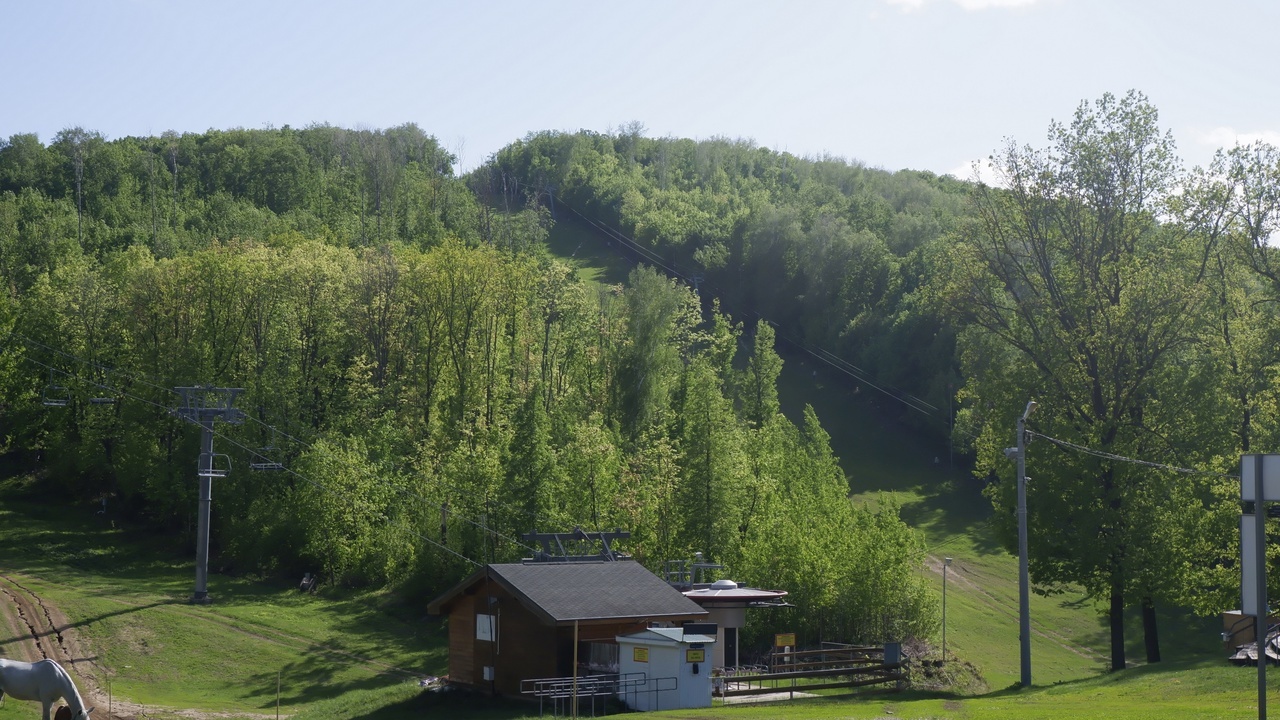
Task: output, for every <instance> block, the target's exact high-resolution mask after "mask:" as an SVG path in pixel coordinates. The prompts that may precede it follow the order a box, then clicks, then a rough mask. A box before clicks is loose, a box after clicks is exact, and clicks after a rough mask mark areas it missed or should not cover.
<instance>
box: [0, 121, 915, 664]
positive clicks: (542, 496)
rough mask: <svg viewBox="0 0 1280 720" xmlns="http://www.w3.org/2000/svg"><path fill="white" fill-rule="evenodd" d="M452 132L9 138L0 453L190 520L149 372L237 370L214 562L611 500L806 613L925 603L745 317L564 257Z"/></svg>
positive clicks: (851, 629)
mask: <svg viewBox="0 0 1280 720" xmlns="http://www.w3.org/2000/svg"><path fill="white" fill-rule="evenodd" d="M452 162H453V159H452V158H451V157H449V156H448V154H447V153H444V152H442V151H441V150H440V148H439V146H438V145H437V144H436V142H435V141H434V140H433V139H431V138H430V137H428V136H427V135H425V134H424V133H422V132H421V131H420V130H419V129H417V128H416V127H413V126H405V127H401V128H394V129H391V130H385V131H347V130H342V129H338V128H332V127H326V126H317V127H310V128H307V129H304V130H293V129H291V128H282V129H280V130H255V131H245V130H235V131H227V132H220V131H210V132H207V133H204V134H200V135H191V134H188V135H181V136H177V135H167V136H163V137H160V138H123V139H119V140H112V141H107V140H105V139H104V138H101V137H99V136H97V135H96V134H94V133H91V132H86V131H83V130H80V129H72V130H67V131H65V132H62V133H60V134H59V135H58V137H57V138H55V139H54V141H53V142H52V143H50V144H49V145H47V146H46V145H43V144H41V143H40V142H39V141H38V139H37V138H35V137H33V136H30V135H19V136H14V137H12V138H10V139H9V140H8V141H7V142H5V143H4V144H3V146H2V147H0V238H2V239H0V242H2V244H3V247H2V248H0V263H3V272H4V274H5V278H6V280H7V282H8V289H9V292H8V293H5V294H4V296H3V299H2V300H0V319H3V322H4V325H5V327H4V332H5V336H6V338H7V341H6V343H5V346H4V350H3V354H2V355H0V382H2V383H3V392H4V396H5V400H4V405H3V408H0V411H2V412H3V422H4V428H5V433H6V435H5V440H6V443H7V448H8V450H9V457H10V459H11V460H14V461H15V462H18V463H19V464H20V465H21V466H23V467H27V468H30V469H32V470H34V471H35V474H34V475H33V478H34V479H33V481H32V482H33V483H34V484H35V489H36V490H37V491H42V492H54V493H59V494H60V495H62V496H65V497H70V498H78V499H80V500H81V501H83V502H86V503H95V504H96V503H104V504H105V505H104V507H106V508H107V509H108V511H109V512H110V513H111V514H112V515H113V516H118V515H123V516H125V517H127V518H129V519H130V520H132V521H135V522H142V523H146V524H149V525H151V526H152V527H154V528H155V529H156V530H157V531H158V532H163V533H168V534H175V535H177V536H180V537H183V538H185V539H186V540H187V541H191V540H192V538H193V536H194V527H193V524H194V516H195V508H196V489H197V486H196V483H195V482H194V481H195V465H196V458H197V457H198V456H199V454H200V449H199V436H200V433H199V429H198V428H196V427H193V426H192V425H190V424H188V423H185V422H184V421H182V420H181V419H180V418H179V417H177V416H175V415H174V413H173V412H172V409H173V408H174V407H176V406H177V404H178V403H179V402H180V397H179V396H178V395H177V394H175V392H174V391H173V388H175V387H179V386H195V385H210V386H216V387H238V388H243V390H244V391H243V393H242V394H241V395H240V396H239V397H238V398H237V406H238V407H239V409H241V410H242V411H244V413H245V418H244V422H243V424H240V425H232V424H226V423H219V424H217V425H216V426H215V429H216V430H217V437H216V439H215V448H216V450H217V452H218V453H225V454H227V455H228V456H229V460H230V470H231V471H230V472H229V473H228V474H227V476H226V477H225V478H222V479H219V480H217V482H216V483H215V489H214V498H215V502H214V529H213V543H214V553H213V554H214V558H215V559H214V561H213V563H214V566H215V567H222V568H224V569H226V570H232V571H239V572H264V573H270V572H278V571H282V572H286V573H288V574H290V575H294V574H298V573H300V572H301V571H302V570H304V569H313V570H314V569H319V570H321V571H322V574H323V576H324V577H325V578H326V579H327V580H328V581H330V582H335V583H342V584H347V585H353V586H379V585H388V584H390V585H396V586H399V587H401V588H403V589H405V590H406V591H409V592H411V593H415V594H418V595H420V596H421V595H427V596H429V595H430V594H432V593H435V592H439V591H440V590H442V589H444V588H446V587H448V586H450V585H451V584H452V583H454V582H456V581H457V580H458V579H459V578H460V577H461V576H462V575H464V574H465V573H467V572H469V571H470V570H471V569H472V568H473V566H474V563H477V562H483V561H487V560H498V561H511V560H516V559H518V558H520V557H523V556H528V555H530V554H531V552H532V550H533V548H531V547H529V546H528V545H527V544H525V543H522V542H521V541H520V536H521V534H522V533H525V532H529V531H534V530H540V531H567V530H570V529H572V528H573V527H575V526H581V527H584V528H587V529H611V528H614V527H619V528H623V529H626V530H628V531H630V532H631V538H630V540H629V541H628V542H627V544H626V546H625V549H626V550H628V551H630V552H631V553H633V554H634V555H635V556H636V558H637V559H638V560H640V561H641V562H644V563H646V564H648V565H649V566H650V567H652V568H654V569H659V568H660V567H661V566H662V563H663V561H665V560H671V559H687V558H691V557H692V556H693V553H695V552H702V553H704V554H705V556H706V557H707V558H709V559H713V560H716V561H719V562H722V563H724V564H725V565H726V566H727V567H728V568H730V571H731V572H732V573H733V576H734V577H735V578H737V579H739V580H742V581H746V582H751V583H755V584H757V585H762V586H768V587H782V588H785V589H787V590H789V591H790V592H791V597H792V598H793V599H794V600H795V602H796V604H797V605H798V606H800V607H803V608H804V612H803V613H802V614H799V615H797V617H793V618H788V619H787V620H786V622H788V624H789V625H791V626H795V627H798V628H799V629H800V630H801V631H802V632H803V633H804V634H805V635H806V636H807V637H808V638H809V639H810V640H816V639H818V638H826V639H834V638H846V639H861V640H875V639H882V638H888V637H908V636H927V635H929V634H930V633H931V632H932V630H933V628H934V627H935V626H936V622H937V620H936V614H937V613H936V602H935V600H934V599H933V598H932V597H931V595H930V594H929V593H928V592H927V591H926V585H925V582H924V579H923V578H922V577H921V576H920V575H919V574H918V573H917V569H918V568H919V567H920V566H921V564H922V562H923V558H924V548H923V544H922V542H921V540H920V538H919V537H918V535H916V534H915V533H914V532H912V531H911V530H910V529H908V528H907V527H906V526H905V525H904V524H903V523H902V522H901V520H900V519H899V518H898V515H897V510H896V508H895V507H894V506H893V505H892V504H891V503H888V502H885V503H882V504H878V505H877V506H876V507H874V508H872V507H866V506H863V505H860V504H854V503H851V502H849V501H848V500H847V498H846V495H847V491H848V480H847V479H846V477H845V476H844V473H843V472H842V471H841V469H840V467H839V465H838V464H837V461H836V458H835V457H834V456H833V455H832V452H831V449H830V443H829V438H828V436H827V435H826V433H825V432H824V431H823V429H822V427H821V424H820V423H819V421H818V418H817V417H816V416H815V415H814V414H813V413H812V412H809V413H807V414H806V415H805V417H803V418H798V422H792V421H790V420H788V419H787V418H786V417H784V416H783V415H782V414H781V413H780V412H779V406H778V399H777V388H776V380H777V377H778V373H779V370H780V367H781V360H780V359H779V357H778V355H777V354H776V353H775V351H774V346H773V344H774V333H773V329H772V328H771V327H770V326H769V325H768V324H767V323H766V324H756V323H751V324H750V325H749V326H744V324H743V323H741V322H739V321H736V320H734V319H731V318H730V317H729V316H728V315H726V314H725V313H723V312H721V311H719V310H718V309H717V308H716V307H714V306H712V305H704V304H703V303H702V302H701V301H700V299H699V297H698V295H697V294H695V293H694V292H693V290H692V289H691V288H689V287H687V286H685V285H683V284H681V283H679V282H676V281H675V280H673V279H671V278H669V277H667V276H664V275H662V274H660V273H658V272H656V271H655V270H653V269H650V268H646V267H640V268H637V269H636V270H635V272H633V273H632V274H631V277H630V278H629V281H628V282H627V283H626V284H625V286H617V287H599V286H591V285H587V284H585V283H583V282H580V281H579V280H578V279H577V278H576V277H575V276H574V273H573V272H572V270H571V269H570V268H569V267H568V266H566V265H565V264H563V263H561V262H558V261H556V260H554V259H552V258H550V257H549V256H548V255H547V254H546V253H545V251H544V248H543V240H544V239H545V238H546V234H547V230H548V227H549V225H550V223H551V219H550V212H549V210H548V209H547V208H545V207H542V206H540V205H538V203H537V198H536V197H527V198H526V197H521V198H520V202H519V203H516V205H515V206H514V207H509V206H507V205H506V203H504V202H502V199H501V198H500V197H496V196H488V195H486V193H485V192H484V183H483V182H482V180H483V177H482V176H481V175H480V174H477V175H474V176H471V177H465V178H464V177H457V176H456V175H455V173H454V172H453V169H452ZM748 327H749V329H750V332H748ZM252 463H257V464H258V465H259V466H263V465H267V464H270V463H279V465H281V466H283V467H284V468H285V470H277V471H274V472H266V471H264V472H252V471H250V470H249V468H250V466H251V464H252ZM815 528H816V529H815ZM768 631H769V628H761V629H760V632H768Z"/></svg>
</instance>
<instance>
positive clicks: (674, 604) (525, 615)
mask: <svg viewBox="0 0 1280 720" xmlns="http://www.w3.org/2000/svg"><path fill="white" fill-rule="evenodd" d="M427 610H428V612H430V613H431V614H433V615H447V616H448V618H449V680H450V682H454V683H458V684H461V685H466V686H470V687H473V688H477V689H484V690H489V691H492V692H494V693H498V694H503V695H511V696H515V695H518V694H519V693H520V691H521V682H522V681H524V680H533V679H544V678H557V677H569V676H571V675H573V674H574V666H573V661H574V637H575V634H576V637H577V639H578V643H579V645H578V650H579V652H578V660H579V668H580V669H579V671H578V674H580V675H581V674H585V673H586V672H588V671H589V670H590V668H589V667H588V665H589V660H590V659H591V658H596V659H597V660H600V659H602V658H603V659H604V660H603V661H602V662H603V665H607V664H608V661H607V658H608V657H609V656H610V655H612V657H613V658H614V662H615V663H616V658H617V640H616V638H617V637H618V636H619V635H629V634H632V633H636V632H639V631H641V630H644V629H646V628H648V627H650V626H667V627H678V626H680V625H681V623H683V622H688V621H697V620H704V619H705V618H706V617H707V611H706V610H703V609H702V608H701V607H699V606H698V604H697V603H695V602H693V601H692V600H690V599H688V598H686V597H685V596H684V595H683V594H681V592H680V591H679V590H677V589H675V588H673V587H671V586H670V585H669V584H667V583H666V582H665V581H664V580H662V579H661V578H659V577H658V576H657V575H654V574H653V573H651V572H649V571H648V570H646V569H645V568H644V566H642V565H640V564H639V563H637V562H635V561H632V560H618V561H572V562H528V563H506V564H491V565H486V566H485V567H483V568H481V569H480V570H477V571H476V572H475V573H473V574H472V575H471V576H470V577H468V578H467V579H465V580H463V581H462V582H461V583H459V584H458V585H457V586H455V587H454V588H453V589H451V590H449V591H448V592H446V593H445V594H444V595H441V596H440V597H438V598H436V599H435V600H433V601H431V603H430V604H428V605H427ZM610 651H611V652H610ZM595 669H596V670H597V671H599V672H608V671H609V669H610V668H608V667H606V666H599V667H596V668H595ZM612 671H613V672H615V673H616V672H617V669H616V668H615V669H613V670H612Z"/></svg>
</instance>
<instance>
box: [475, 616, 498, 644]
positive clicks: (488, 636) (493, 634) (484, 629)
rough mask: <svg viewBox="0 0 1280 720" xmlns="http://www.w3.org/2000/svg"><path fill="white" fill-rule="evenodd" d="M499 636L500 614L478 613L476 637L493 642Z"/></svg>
mask: <svg viewBox="0 0 1280 720" xmlns="http://www.w3.org/2000/svg"><path fill="white" fill-rule="evenodd" d="M497 637H498V616H497V615H485V614H484V613H476V639H477V640H487V641H488V642H493V641H494V640H495V639H496V638H497Z"/></svg>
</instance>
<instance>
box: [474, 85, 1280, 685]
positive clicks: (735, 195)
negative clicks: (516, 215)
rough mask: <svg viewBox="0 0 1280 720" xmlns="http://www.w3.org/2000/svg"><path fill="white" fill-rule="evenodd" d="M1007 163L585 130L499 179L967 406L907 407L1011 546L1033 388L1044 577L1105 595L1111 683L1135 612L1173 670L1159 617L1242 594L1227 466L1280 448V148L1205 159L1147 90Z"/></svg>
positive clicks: (793, 326) (1009, 149) (822, 343)
mask: <svg viewBox="0 0 1280 720" xmlns="http://www.w3.org/2000/svg"><path fill="white" fill-rule="evenodd" d="M1022 141H1025V139H1022ZM991 160H992V163H993V168H994V170H995V173H996V175H997V176H998V177H999V178H1000V187H990V186H987V185H984V184H968V183H962V182H960V181H957V180H954V179H952V178H949V177H936V176H933V175H930V174H928V173H919V172H907V171H903V172H896V173H888V172H883V171H879V170H870V169H867V168H864V167H861V166H858V165H857V164H849V163H846V162H843V161H838V160H837V161H832V160H826V159H799V158H795V157H792V156H790V155H788V154H786V153H778V152H775V151H771V150H768V149H765V148H759V147H755V146H753V145H752V144H750V143H745V142H734V141H727V140H709V141H703V142H694V141H691V140H681V139H652V138H646V137H643V136H642V135H641V134H640V133H639V132H628V131H624V132H621V133H617V134H611V135H600V134H595V133H590V132H579V133H575V134H565V133H542V134H535V135H530V136H528V137H526V138H525V139H523V140H521V141H519V142H516V143H513V144H512V145H510V146H509V147H507V148H505V149H504V150H502V151H501V152H499V153H497V155H496V156H495V158H494V159H493V161H492V162H491V163H490V165H489V166H488V168H487V169H486V172H487V173H488V176H489V177H488V179H487V184H488V185H489V186H490V187H502V188H506V189H507V190H508V193H509V194H510V193H511V192H513V190H512V188H515V189H516V191H518V192H519V193H523V194H525V195H526V196H529V197H535V198H543V197H546V198H548V199H547V200H545V201H543V202H550V201H551V198H553V199H554V202H555V203H556V204H557V206H558V207H560V206H563V207H566V208H569V209H570V211H571V212H576V213H580V214H581V215H582V216H585V217H587V218H590V219H591V220H592V221H593V222H596V223H599V224H601V225H603V226H608V227H611V228H614V229H615V231H616V232H621V233H622V234H623V235H626V236H631V237H633V238H634V239H635V240H636V241H638V242H639V243H640V244H642V245H644V246H647V247H649V248H651V249H653V250H654V251H656V252H657V253H658V254H659V255H660V256H661V259H662V264H664V265H666V266H668V267H670V268H671V269H672V270H673V271H674V272H675V273H677V274H679V275H681V276H684V277H687V278H690V279H694V278H698V280H697V282H699V283H700V284H704V285H705V286H706V287H708V289H709V290H711V291H712V293H713V294H714V295H716V296H717V297H719V298H721V301H722V304H721V307H722V308H724V309H725V310H728V311H730V312H731V313H734V314H735V317H739V318H745V319H754V318H756V317H757V316H763V317H767V318H768V319H770V320H771V321H773V322H775V323H777V327H778V329H779V333H780V334H788V335H792V336H795V337H798V338H799V339H800V340H801V342H803V343H805V344H808V345H811V346H818V347H821V348H825V349H827V350H831V351H833V352H834V353H835V355H837V356H840V357H842V358H843V359H844V360H846V361H848V362H851V363H853V364H854V365H856V366H857V367H858V368H859V371H860V372H862V373H863V375H864V377H866V378H867V379H868V381H869V382H874V383H876V384H877V385H879V386H883V387H890V388H892V393H893V394H894V395H895V397H898V398H899V399H900V400H901V401H902V402H901V403H900V404H901V405H902V406H903V407H904V408H906V407H907V406H908V405H909V404H910V403H914V402H917V400H916V398H919V399H920V400H923V401H924V402H927V403H929V404H931V405H933V406H935V407H944V408H945V407H947V406H948V400H949V399H950V396H952V395H953V393H954V397H955V399H956V400H957V401H958V406H957V407H958V408H959V409H958V412H957V415H956V418H955V422H954V427H953V428H949V427H948V425H949V423H948V422H946V420H947V419H949V418H948V415H949V413H946V414H943V413H935V419H934V420H932V421H928V420H926V419H925V418H926V417H927V415H926V413H916V412H914V411H909V410H905V411H904V414H905V415H907V416H908V417H912V418H915V419H917V420H919V421H921V423H922V426H921V428H920V429H921V430H922V431H928V432H939V433H941V432H946V431H947V430H949V429H950V430H952V432H953V439H954V440H955V441H956V442H957V444H958V445H959V446H961V447H966V448H968V449H970V450H972V451H973V453H974V454H973V457H974V459H975V460H976V470H977V472H978V473H980V474H983V475H984V476H985V477H987V478H990V479H993V480H997V482H995V483H993V484H992V485H991V486H990V487H989V494H990V495H991V497H992V499H993V501H994V503H995V505H996V510H997V512H996V513H995V514H994V515H993V525H994V527H995V529H996V530H997V532H998V533H999V534H1000V536H1001V539H1002V540H1003V541H1004V543H1005V545H1006V547H1010V548H1013V547H1015V542H1014V540H1015V538H1016V522H1015V518H1016V514H1015V512H1014V506H1015V498H1016V496H1017V492H1016V487H1017V484H1016V483H1014V482H1009V481H1010V480H1013V475H1014V471H1013V468H1014V463H1012V462H1011V461H1010V458H1009V457H1008V452H1007V451H1006V448H1008V447H1009V446H1010V445H1011V444H1012V443H1011V441H1012V439H1013V438H1012V435H1013V433H1014V427H1015V423H1016V421H1017V420H1018V418H1019V417H1024V414H1025V413H1030V412H1031V410H1032V408H1033V406H1030V405H1029V404H1028V401H1029V400H1031V399H1035V400H1036V401H1037V402H1038V406H1034V407H1038V409H1035V412H1034V414H1033V415H1030V416H1025V417H1026V419H1027V422H1028V427H1029V428H1031V429H1032V431H1033V432H1035V433H1036V435H1035V437H1038V438H1040V439H1043V440H1044V441H1043V442H1037V443H1033V444H1032V445H1030V449H1029V450H1028V457H1027V466H1028V467H1029V468H1033V469H1031V470H1029V471H1028V474H1030V475H1032V476H1033V477H1034V478H1035V482H1034V483H1033V484H1031V486H1030V490H1029V491H1028V493H1027V505H1028V507H1027V512H1028V524H1029V525H1030V526H1031V527H1032V528H1035V529H1036V531H1035V538H1034V539H1033V540H1032V541H1031V543H1030V551H1029V555H1030V570H1031V575H1032V578H1033V580H1034V581H1035V582H1036V583H1038V584H1039V585H1040V586H1041V587H1042V588H1045V589H1047V590H1050V591H1052V590H1053V589H1054V588H1056V587H1061V586H1063V585H1067V584H1071V585H1074V586H1078V587H1083V588H1084V589H1085V590H1086V591H1087V592H1088V593H1090V594H1091V595H1092V596H1093V597H1095V598H1098V599H1099V600H1100V602H1101V604H1102V605H1104V606H1105V608H1106V611H1107V613H1108V615H1109V622H1110V625H1111V649H1112V658H1111V659H1112V666H1113V667H1115V668H1122V667H1124V666H1125V663H1126V659H1125V644H1124V614H1125V612H1126V609H1128V608H1136V609H1139V610H1140V611H1141V614H1142V617H1143V621H1144V622H1143V628H1144V635H1145V636H1146V637H1145V639H1146V650H1147V659H1148V660H1157V659H1159V643H1158V641H1157V637H1158V633H1157V622H1156V618H1157V616H1156V608H1157V607H1158V606H1161V605H1164V604H1170V603H1177V604H1182V605H1184V606H1192V607H1195V608H1197V609H1198V610H1201V611H1205V612H1216V611H1217V610H1220V609H1221V608H1224V607H1230V606H1231V605H1232V603H1234V602H1235V601H1234V600H1232V599H1231V598H1232V597H1233V596H1235V594H1236V593H1237V592H1238V587H1239V585H1238V583H1239V574H1238V567H1239V559H1238V558H1239V550H1238V538H1237V534H1238V533H1237V530H1236V522H1237V520H1238V516H1239V508H1238V507H1237V505H1236V504H1235V502H1234V498H1236V497H1238V495H1239V480H1238V479H1237V478H1235V477H1232V474H1233V473H1235V472H1238V468H1239V462H1240V455H1241V454H1242V453H1245V452H1249V451H1251V449H1253V451H1256V450H1257V449H1259V448H1265V449H1268V450H1270V449H1274V448H1275V447H1276V446H1277V443H1278V442H1280V412H1277V409H1278V408H1280V395H1277V388H1278V387H1280V386H1277V385H1276V384H1275V382H1274V378H1275V377H1276V372H1277V371H1278V370H1280V351H1278V350H1277V348H1280V343H1277V342H1276V338H1277V337H1280V315H1277V310H1276V308H1277V307H1280V305H1278V304H1277V303H1276V300H1277V298H1280V271H1278V270H1277V268H1278V267H1280V265H1278V264H1277V257H1276V250H1275V247H1274V245H1273V244H1272V243H1273V242H1274V234H1275V232H1276V228H1277V218H1280V180H1277V178H1280V150H1278V149H1277V148H1275V147H1273V146H1271V145H1268V144H1266V143H1263V142H1256V143H1253V144H1251V145H1241V146H1236V147H1233V148H1228V149H1224V150H1223V151H1221V152H1219V154H1218V155H1217V156H1216V157H1215V159H1214V161H1213V162H1212V163H1211V164H1210V165H1209V166H1208V167H1205V168H1195V169H1193V170H1188V169H1187V168H1185V166H1184V165H1183V164H1182V163H1181V161H1180V160H1179V159H1178V156H1177V152H1176V148H1175V147H1174V143H1173V140H1172V136H1171V135H1170V133H1169V132H1168V131H1167V130H1164V129H1163V128H1161V126H1160V123H1159V113H1158V112H1157V110H1156V108H1155V107H1153V106H1152V105H1151V104H1150V103H1149V102H1148V101H1147V99H1146V98H1145V97H1144V96H1143V95H1142V94H1141V93H1139V92H1136V91H1130V92H1128V93H1126V94H1125V95H1123V96H1116V95H1112V94H1105V95H1103V96H1102V97H1101V98H1098V99H1097V100H1095V101H1087V102H1083V103H1081V104H1080V105H1079V106H1078V107H1077V108H1076V109H1075V112H1074V114H1073V115H1071V116H1070V120H1069V121H1065V122H1051V123H1049V133H1048V145H1047V146H1045V147H1035V146H1031V145H1020V144H1018V141H1017V140H1010V141H1009V142H1008V143H1007V144H1006V145H1005V146H1004V147H1002V148H998V149H996V151H995V153H994V155H993V156H992V158H991ZM481 174H483V173H481ZM508 202H510V198H509V199H508ZM699 276H700V277H699ZM913 396H914V397H913ZM938 415H941V421H939V419H936V418H937V416H938ZM1001 480H1002V481H1001ZM1272 577H1273V578H1274V577H1276V576H1275V575H1273V576H1272ZM1276 588H1280V583H1278V584H1277V585H1276ZM1273 591H1274V589H1273Z"/></svg>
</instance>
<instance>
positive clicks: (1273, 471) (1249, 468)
mask: <svg viewBox="0 0 1280 720" xmlns="http://www.w3.org/2000/svg"><path fill="white" fill-rule="evenodd" d="M1259 462H1261V463H1262V500H1263V502H1280V455H1241V456H1240V499H1241V500H1243V501H1244V502H1253V501H1254V483H1255V482H1256V481H1255V479H1254V471H1255V469H1256V468H1257V466H1258V465H1257V464H1258V463H1259Z"/></svg>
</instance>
